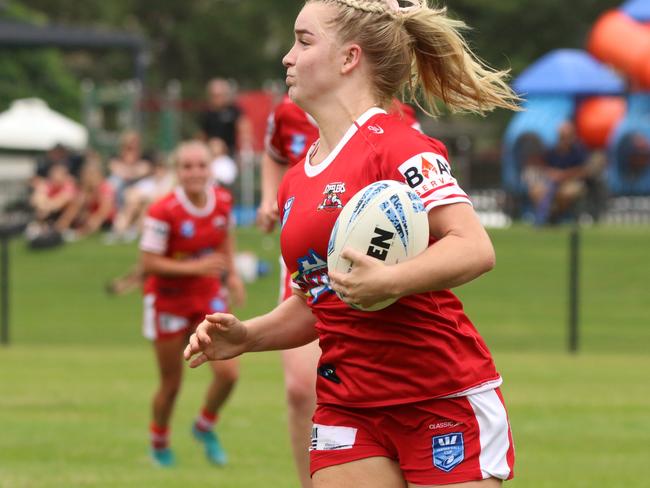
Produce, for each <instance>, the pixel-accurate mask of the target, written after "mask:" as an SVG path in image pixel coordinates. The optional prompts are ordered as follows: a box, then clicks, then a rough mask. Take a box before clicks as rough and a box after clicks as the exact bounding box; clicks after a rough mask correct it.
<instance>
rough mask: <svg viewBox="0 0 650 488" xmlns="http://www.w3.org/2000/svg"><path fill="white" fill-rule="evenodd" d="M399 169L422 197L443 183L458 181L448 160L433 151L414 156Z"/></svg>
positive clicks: (410, 185)
mask: <svg viewBox="0 0 650 488" xmlns="http://www.w3.org/2000/svg"><path fill="white" fill-rule="evenodd" d="M399 171H400V173H402V176H404V181H406V183H407V184H408V186H409V187H411V188H413V189H414V190H415V192H416V193H417V194H418V195H419V196H420V197H423V195H424V194H426V193H428V192H430V191H431V190H433V189H435V188H438V187H440V186H442V185H446V184H448V183H455V182H456V180H455V179H454V177H453V176H452V174H451V167H450V166H449V163H448V162H447V160H446V159H445V158H444V157H442V156H441V155H440V154H435V153H431V152H428V153H421V154H418V155H417V156H413V157H412V158H410V159H408V160H407V161H405V162H404V163H402V164H401V165H400V166H399Z"/></svg>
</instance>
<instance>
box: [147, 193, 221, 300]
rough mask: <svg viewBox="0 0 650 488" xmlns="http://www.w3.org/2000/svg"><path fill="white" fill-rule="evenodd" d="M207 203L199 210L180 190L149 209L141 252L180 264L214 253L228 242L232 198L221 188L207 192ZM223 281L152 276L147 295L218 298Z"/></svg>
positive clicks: (182, 298)
mask: <svg viewBox="0 0 650 488" xmlns="http://www.w3.org/2000/svg"><path fill="white" fill-rule="evenodd" d="M206 194H207V202H206V205H205V206H203V207H202V208H198V207H196V206H194V205H193V204H192V202H191V201H190V200H189V199H188V197H187V196H186V195H185V192H184V191H183V189H182V188H181V187H177V188H176V189H175V190H174V191H173V192H172V193H169V194H168V195H166V196H164V197H163V198H161V199H160V200H158V201H157V202H155V203H154V204H153V205H151V207H150V208H149V210H148V212H147V216H146V218H145V220H144V229H143V231H142V238H141V240H140V249H141V250H143V251H147V252H151V253H155V254H159V255H162V256H166V257H170V258H172V259H177V260H189V259H196V258H198V257H200V256H204V255H206V254H210V253H213V252H215V250H216V249H217V248H219V246H221V245H222V244H223V243H224V241H225V240H226V239H227V238H228V231H229V228H230V222H231V208H232V196H231V194H230V192H228V190H225V189H224V188H220V187H209V188H206ZM219 287H220V281H219V279H217V278H214V277H210V276H183V277H179V276H176V277H165V276H159V275H150V276H149V277H148V278H147V282H146V283H145V292H146V293H155V294H156V295H157V296H158V297H160V299H161V300H162V299H164V300H168V301H170V303H171V302H174V301H177V300H184V299H185V300H186V299H188V298H189V297H190V296H192V295H194V296H198V295H200V296H201V297H204V296H215V295H216V294H217V292H218V290H219Z"/></svg>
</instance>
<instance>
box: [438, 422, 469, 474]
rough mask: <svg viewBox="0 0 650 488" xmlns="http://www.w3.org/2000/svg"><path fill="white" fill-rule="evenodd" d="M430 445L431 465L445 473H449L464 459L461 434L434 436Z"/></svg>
mask: <svg viewBox="0 0 650 488" xmlns="http://www.w3.org/2000/svg"><path fill="white" fill-rule="evenodd" d="M432 445H433V465H434V466H435V467H436V468H438V469H440V470H442V471H444V472H445V473H449V472H450V471H451V470H452V469H454V468H455V467H456V466H458V465H459V464H460V463H461V462H462V461H463V459H465V442H464V440H463V434H462V432H453V433H451V434H445V435H437V436H434V437H433V439H432Z"/></svg>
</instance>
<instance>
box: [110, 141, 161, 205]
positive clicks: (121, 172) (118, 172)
mask: <svg viewBox="0 0 650 488" xmlns="http://www.w3.org/2000/svg"><path fill="white" fill-rule="evenodd" d="M108 167H109V171H110V176H109V182H110V183H111V185H112V186H113V188H114V190H115V202H116V205H117V208H118V209H120V208H122V206H123V205H124V192H125V190H126V189H127V188H128V187H129V186H131V185H133V184H134V183H135V182H136V181H138V180H140V179H142V178H144V177H145V176H147V175H149V174H151V163H150V162H149V161H148V160H147V159H146V158H145V157H144V156H143V154H142V148H141V144H140V135H139V134H138V133H137V132H134V131H129V132H125V133H124V134H122V137H121V140H120V151H119V154H118V155H117V156H116V157H114V158H113V159H111V161H110V162H109V163H108Z"/></svg>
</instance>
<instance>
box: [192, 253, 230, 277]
mask: <svg viewBox="0 0 650 488" xmlns="http://www.w3.org/2000/svg"><path fill="white" fill-rule="evenodd" d="M193 265H194V266H195V268H196V274H197V275H199V276H221V275H223V273H224V272H226V271H227V270H228V267H229V265H230V263H229V261H228V258H227V257H226V255H225V254H222V253H212V254H206V255H205V256H201V257H200V258H198V259H196V260H195V261H194V262H193Z"/></svg>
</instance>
